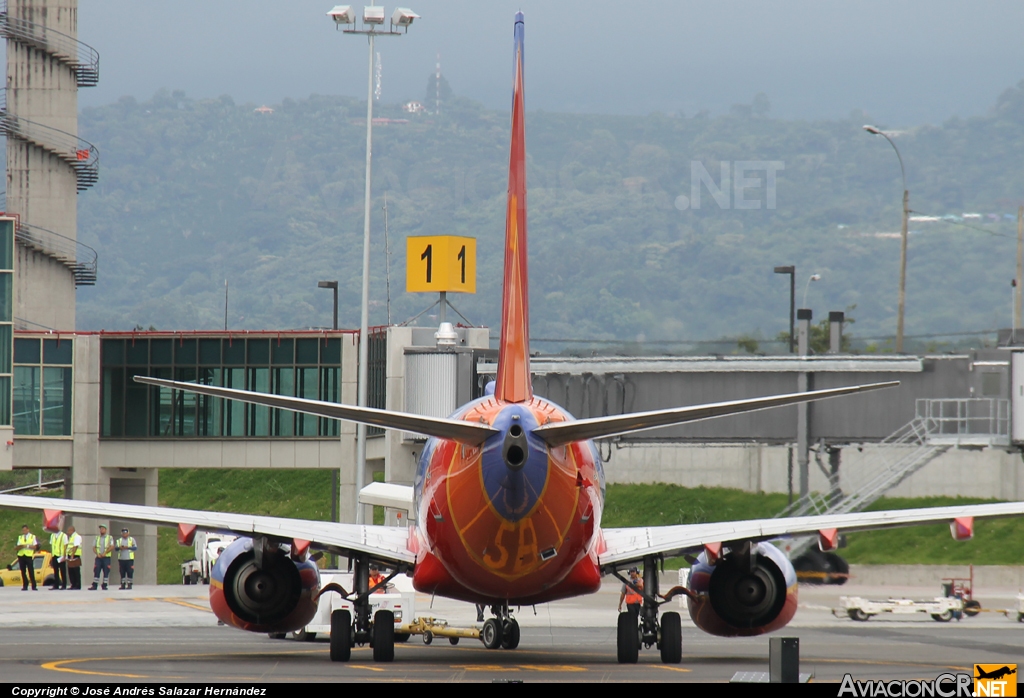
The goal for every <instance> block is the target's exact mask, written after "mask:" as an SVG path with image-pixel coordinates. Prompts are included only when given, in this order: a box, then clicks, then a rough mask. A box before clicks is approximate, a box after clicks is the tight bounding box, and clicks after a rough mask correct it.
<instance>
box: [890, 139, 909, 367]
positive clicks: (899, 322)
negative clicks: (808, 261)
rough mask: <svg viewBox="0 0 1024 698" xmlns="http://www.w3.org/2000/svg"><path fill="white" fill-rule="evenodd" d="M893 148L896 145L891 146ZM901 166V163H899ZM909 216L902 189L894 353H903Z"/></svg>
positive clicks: (906, 201)
mask: <svg viewBox="0 0 1024 698" xmlns="http://www.w3.org/2000/svg"><path fill="white" fill-rule="evenodd" d="M893 147H894V148H895V147H896V146H893ZM900 166H901V167H902V166H903V163H902V162H901V163H900ZM909 217H910V192H909V191H907V190H906V188H904V189H903V228H902V229H901V230H900V302H899V307H898V308H897V309H896V353H897V354H902V353H903V309H904V308H905V307H906V304H907V219H908V218H909Z"/></svg>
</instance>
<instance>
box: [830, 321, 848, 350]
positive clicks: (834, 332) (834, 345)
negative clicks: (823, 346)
mask: <svg viewBox="0 0 1024 698" xmlns="http://www.w3.org/2000/svg"><path fill="white" fill-rule="evenodd" d="M845 320H846V315H845V314H844V313H843V312H842V311H840V310H833V311H831V312H830V313H829V314H828V353H829V354H841V353H843V322H844V321H845Z"/></svg>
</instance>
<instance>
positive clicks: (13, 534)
mask: <svg viewBox="0 0 1024 698" xmlns="http://www.w3.org/2000/svg"><path fill="white" fill-rule="evenodd" d="M330 477H331V474H330V472H329V471H323V470H161V471H160V496H159V501H160V504H161V505H163V506H170V507H179V508H185V509H205V510H211V511H214V510H216V511H229V512H237V513H246V514H263V515H268V516H286V517H291V518H302V519H314V520H324V521H325V520H327V519H329V518H330V511H331V502H330V494H331V483H330ZM52 496H61V494H60V493H53V494H52ZM988 501H994V500H982V499H967V498H952V497H926V498H920V499H902V498H883V499H881V500H879V501H878V502H876V503H875V504H874V505H873V506H872V507H871V509H872V510H880V509H909V508H916V507H929V506H948V505H955V504H980V503H984V502H988ZM785 505H786V495H784V494H754V493H750V492H743V491H741V490H731V489H725V488H719V487H697V488H686V487H678V486H676V485H609V486H608V496H607V502H606V503H605V511H604V517H603V520H602V525H604V526H606V527H609V528H616V527H622V526H659V525H672V524H685V523H703V522H714V521H727V520H733V519H751V518H765V517H770V516H772V515H773V514H775V513H776V512H778V511H780V510H781V509H782V508H783V507H784V506H785ZM382 516H383V511H382V510H381V511H379V512H378V511H374V520H375V521H377V522H378V523H379V522H380V521H381V520H382ZM25 522H27V523H29V524H30V525H31V526H32V527H33V531H34V532H35V533H36V535H37V536H39V537H40V539H41V540H47V539H48V538H47V537H46V536H45V535H43V531H42V526H41V517H40V516H39V515H38V514H33V513H26V512H19V511H7V510H0V561H3V562H2V564H7V562H9V561H10V560H13V559H14V552H15V551H14V547H15V539H16V538H17V535H18V533H19V532H20V528H21V524H22V523H25ZM847 538H848V546H847V547H846V548H843V549H842V550H841V551H840V553H841V554H842V555H843V557H845V558H846V559H847V560H848V561H850V562H852V563H859V564H951V565H956V564H958V565H967V564H976V565H981V564H985V565H1022V564H1024V517H1019V518H1009V519H1000V520H990V521H985V520H979V521H977V522H976V523H975V535H974V539H973V540H971V541H966V542H956V541H954V540H953V539H952V537H951V536H950V535H949V527H948V526H947V525H946V524H935V525H932V526H916V527H912V528H901V529H895V530H891V531H874V532H869V533H855V534H850V535H849V536H848V537H847ZM157 558H158V578H159V580H160V582H161V583H166V584H172V583H173V584H177V583H180V581H181V579H180V568H179V565H180V564H181V563H182V562H184V561H185V560H190V559H191V558H192V548H190V547H188V548H187V547H182V546H179V545H178V543H177V539H176V534H175V531H174V529H168V528H161V529H160V533H159V538H158V551H157ZM678 564H679V563H678V562H676V566H677V565H678ZM666 566H667V567H671V566H673V565H671V564H666Z"/></svg>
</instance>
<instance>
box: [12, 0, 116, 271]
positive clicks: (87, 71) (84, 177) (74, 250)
mask: <svg viewBox="0 0 1024 698" xmlns="http://www.w3.org/2000/svg"><path fill="white" fill-rule="evenodd" d="M0 36H2V37H3V38H5V39H6V40H8V41H13V42H17V43H19V44H21V45H24V46H27V47H29V48H32V49H34V50H36V51H39V52H42V53H44V54H46V55H47V56H48V57H49V58H51V59H52V60H54V61H57V62H58V63H59V64H62V65H64V66H65V67H66V68H67V69H69V70H70V71H71V73H72V74H73V75H74V78H75V84H76V86H77V87H80V88H81V87H92V86H94V85H96V84H97V83H98V82H99V64H100V57H99V53H98V52H97V51H96V50H95V49H94V48H92V47H91V46H89V45H88V44H85V43H83V42H81V41H78V40H77V39H76V38H74V37H72V36H69V35H67V34H63V33H61V32H58V31H56V30H54V29H52V28H49V27H46V26H44V25H41V24H37V23H35V22H30V21H28V20H25V19H22V18H19V17H14V16H11V14H10V13H9V12H8V3H7V0H0ZM0 133H2V134H3V135H4V136H6V137H7V138H8V139H15V140H19V141H22V142H24V143H27V144H29V145H31V146H34V147H35V148H38V149H39V150H41V151H43V152H45V153H48V154H50V155H52V156H55V157H56V158H58V159H59V160H60V161H62V162H63V163H64V164H66V165H67V166H68V167H69V168H70V169H71V170H72V172H73V173H74V176H75V188H76V189H77V191H79V192H82V191H85V190H86V189H89V188H90V187H92V186H93V185H94V184H96V182H97V180H98V179H99V152H98V151H97V149H96V146H95V145H93V144H92V143H90V142H88V141H86V140H85V139H83V138H79V137H78V136H77V135H75V134H72V133H67V132H65V131H61V130H59V129H56V128H53V127H51V126H47V125H45V124H41V123H38V122H36V121H32V120H29V119H26V118H24V117H21V116H19V115H18V114H16V113H14V111H12V110H11V109H9V108H8V100H7V91H6V89H4V90H0ZM2 204H3V205H2V209H3V210H6V209H7V206H6V200H3V201H2ZM15 240H16V241H17V243H18V244H19V245H21V246H23V247H25V248H27V249H31V250H34V251H36V252H39V253H42V254H44V255H47V256H49V257H51V258H52V259H54V260H56V261H58V262H60V263H61V264H63V265H64V266H66V267H67V268H68V269H69V270H70V271H71V273H72V275H73V276H74V280H75V286H76V287H78V286H92V285H94V284H95V283H96V262H97V254H96V250H95V249H93V248H92V247H89V246H88V245H85V244H84V243H81V242H78V241H77V240H75V239H74V238H72V237H69V236H67V235H62V234H60V233H57V232H54V231H52V230H47V229H45V228H42V227H39V226H37V225H33V224H32V223H31V222H28V221H24V220H19V223H18V225H17V227H16V232H15Z"/></svg>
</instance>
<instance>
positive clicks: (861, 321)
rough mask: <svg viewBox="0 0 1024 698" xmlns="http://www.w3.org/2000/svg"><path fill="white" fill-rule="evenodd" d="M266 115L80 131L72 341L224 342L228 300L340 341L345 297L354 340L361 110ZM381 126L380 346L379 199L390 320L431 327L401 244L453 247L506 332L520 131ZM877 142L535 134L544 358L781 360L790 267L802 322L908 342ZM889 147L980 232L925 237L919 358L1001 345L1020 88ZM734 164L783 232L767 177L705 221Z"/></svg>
mask: <svg viewBox="0 0 1024 698" xmlns="http://www.w3.org/2000/svg"><path fill="white" fill-rule="evenodd" d="M666 89H685V87H684V86H681V85H680V86H666ZM527 104H529V103H527ZM256 106H258V105H253V104H245V105H240V104H235V103H234V102H233V101H232V100H231V99H230V98H229V97H222V98H221V99H218V100H192V99H189V98H188V97H187V96H186V95H184V94H182V93H179V92H176V93H173V94H171V93H167V92H160V93H158V94H156V95H155V96H154V97H153V99H151V100H150V101H148V102H145V103H139V102H137V101H135V100H133V99H131V98H124V99H122V100H121V101H119V102H117V103H115V104H111V105H108V106H105V107H102V108H92V109H86V110H85V111H83V113H82V115H81V120H80V126H79V130H80V133H81V135H82V136H83V137H85V138H87V139H88V140H90V141H92V142H93V143H95V144H96V145H97V146H98V148H99V151H100V158H101V159H100V166H101V171H100V181H99V184H98V185H97V186H96V187H95V188H94V189H91V190H89V191H87V192H85V193H83V194H82V195H81V196H80V199H79V237H80V239H81V240H82V241H84V242H86V243H87V244H89V245H92V246H93V247H95V248H97V250H98V251H99V255H100V258H99V260H100V261H99V264H100V266H99V274H100V278H99V282H98V283H97V285H96V286H95V287H94V288H83V289H80V290H79V304H78V317H79V327H80V329H101V328H103V329H131V328H132V327H135V326H137V325H138V326H142V327H147V328H148V327H150V326H154V327H156V328H158V329H217V328H220V327H223V322H224V305H223V303H224V281H225V279H228V280H229V281H230V310H229V318H228V322H229V326H230V327H231V328H235V329H241V328H296V327H308V326H322V325H326V324H328V323H329V322H330V294H329V292H327V291H323V290H318V289H317V287H316V282H317V281H318V280H321V279H335V278H337V279H339V280H340V281H341V318H340V320H341V324H342V325H343V326H348V327H351V326H356V325H357V324H358V318H359V288H360V279H359V274H360V268H361V244H362V242H361V241H362V227H363V220H362V206H363V177H364V172H363V166H364V143H365V141H364V134H365V121H364V120H363V119H364V117H365V104H363V105H361V104H360V103H359V102H357V101H354V100H350V99H347V98H340V97H326V96H317V95H313V96H311V97H310V98H309V99H306V100H302V101H285V102H284V103H283V104H277V105H270V106H272V107H273V109H274V111H273V113H259V112H256V111H254V108H255V107H256ZM377 116H380V117H383V118H388V119H392V120H403V119H407V120H408V122H407V123H394V122H392V123H387V124H382V125H379V126H377V127H375V130H374V173H373V182H374V211H375V217H374V221H373V225H374V247H373V252H372V255H373V256H372V266H373V280H372V285H371V292H372V297H373V299H374V300H373V305H372V307H371V323H372V324H383V323H385V322H386V321H387V306H386V302H385V299H386V288H385V254H384V247H385V240H384V211H383V209H382V206H383V203H384V195H385V194H386V195H387V202H388V207H387V211H388V229H389V238H390V248H391V287H390V295H391V319H392V320H393V321H401V320H404V319H406V318H408V317H409V316H411V315H414V314H415V313H417V312H419V310H421V309H422V308H424V307H426V306H427V305H428V304H429V303H431V302H432V301H433V298H430V297H427V296H423V295H409V294H406V293H405V292H404V286H405V283H404V280H405V265H404V254H405V238H406V236H409V235H428V234H447V233H453V234H459V235H471V236H474V237H476V238H478V241H479V242H478V245H479V248H478V264H479V277H478V292H477V294H476V295H475V296H455V297H454V298H453V299H452V300H453V302H454V303H455V304H456V306H457V307H458V308H459V309H460V310H461V311H462V312H463V313H464V314H466V315H467V316H468V317H469V318H470V319H471V320H473V321H474V322H476V323H478V324H486V325H490V326H492V327H494V326H496V324H497V321H498V317H499V305H500V264H501V244H502V236H503V233H504V196H505V185H506V177H507V174H506V170H507V158H508V114H507V113H501V112H493V111H488V110H485V109H483V108H482V107H480V106H478V105H476V104H474V103H472V102H469V101H467V100H460V99H458V98H453V99H451V100H449V101H448V102H447V103H446V105H445V107H444V109H443V113H442V114H440V115H432V114H415V115H410V114H406V113H404V112H402V111H401V110H400V109H399V107H398V106H397V105H391V106H389V105H383V106H380V107H378V109H377ZM870 122H872V117H871V116H868V115H865V114H861V113H854V114H851V115H850V117H849V118H848V119H847V120H845V121H821V122H804V121H787V120H779V119H774V118H772V117H771V113H770V105H769V104H768V102H767V100H766V99H765V98H763V97H762V96H759V97H758V98H757V99H755V100H754V102H753V104H752V105H749V106H745V105H740V106H737V107H735V108H734V109H733V111H732V113H731V114H730V115H727V116H719V117H710V116H708V115H707V114H697V115H663V114H652V115H650V116H647V117H617V116H585V115H584V116H581V115H575V114H551V113H543V112H529V113H528V117H527V152H528V156H529V170H528V184H529V211H530V218H529V228H530V265H531V267H530V271H531V321H532V334H533V336H534V337H535V338H581V337H582V338H598V339H615V340H623V341H648V342H655V341H658V340H686V339H689V340H697V339H710V338H716V337H723V336H737V335H740V334H751V335H753V336H755V337H760V338H774V337H775V335H776V334H777V333H778V332H779V331H781V330H784V329H786V326H787V323H788V279H787V278H785V277H782V276H778V275H775V274H773V272H772V268H773V266H775V265H781V264H795V265H796V266H797V273H798V278H797V302H798V304H799V303H800V300H801V297H802V295H803V290H804V283H805V281H806V279H807V277H808V276H809V275H810V274H811V273H814V272H816V273H819V274H821V276H822V280H821V281H819V282H816V283H814V284H812V285H811V287H810V291H809V293H808V296H807V298H808V305H809V306H811V307H812V308H813V309H814V311H815V315H816V317H817V318H820V317H823V316H824V315H825V314H826V313H827V311H829V310H843V309H847V308H849V307H850V306H856V309H855V310H854V311H853V312H852V315H854V316H855V317H856V321H857V322H856V325H855V326H854V327H852V328H851V330H852V331H854V332H855V333H856V334H857V335H859V336H864V337H870V336H876V335H885V334H888V333H891V332H893V330H894V327H895V319H894V318H895V306H896V290H897V270H898V262H899V241H898V239H896V238H895V237H893V236H892V235H891V234H892V233H896V232H898V231H899V223H900V194H901V191H900V190H901V184H900V172H899V166H898V162H897V160H896V156H895V154H894V153H893V152H892V149H891V148H890V146H889V144H888V143H886V142H885V140H884V139H882V138H881V137H878V136H871V135H869V134H867V133H865V132H864V131H863V130H862V128H861V127H862V125H863V124H865V123H870ZM879 125H880V126H882V127H887V126H890V125H889V124H885V123H884V122H881V123H879ZM895 140H896V142H897V144H898V146H899V148H900V150H901V152H902V154H903V157H904V160H905V163H906V167H907V178H908V186H909V189H910V195H911V208H912V209H913V210H914V211H915V215H922V214H928V215H940V216H941V215H945V214H952V215H955V216H957V217H959V218H963V214H964V213H968V212H977V213H981V214H982V217H981V218H980V219H975V218H973V217H968V218H967V219H966V220H959V221H949V222H923V223H913V224H912V225H911V229H912V231H913V234H912V236H911V241H910V257H909V265H908V268H909V273H908V300H907V333H908V334H910V335H914V334H924V333H952V332H961V331H968V330H980V329H988V328H993V327H996V326H1008V325H1009V322H1010V317H1009V314H1010V279H1011V278H1012V276H1013V274H1014V270H1015V260H1014V258H1015V250H1016V211H1017V206H1018V204H1019V203H1021V202H1022V201H1024V173H1022V171H1021V166H1020V163H1021V162H1022V161H1024V157H1022V156H1024V82H1022V83H1021V85H1019V86H1018V87H1016V88H1013V89H1011V90H1008V91H1007V92H1006V93H1005V94H1004V95H1003V96H1002V97H1001V98H1000V100H999V101H998V103H997V104H996V105H994V106H993V108H992V109H991V110H990V112H989V113H988V115H986V116H984V117H979V118H972V119H969V120H953V121H950V122H948V123H945V124H943V125H941V126H921V127H918V128H911V129H907V130H904V131H901V132H900V133H899V134H898V135H897V136H896V137H895ZM722 161H726V163H727V166H726V172H727V173H731V174H732V175H733V177H734V179H735V177H736V176H739V175H737V169H738V166H736V165H735V163H737V162H741V161H747V162H749V161H767V162H772V163H776V164H775V165H773V167H775V168H776V169H777V173H776V177H777V190H776V192H775V204H776V205H775V208H774V209H769V208H768V204H769V203H770V198H771V197H770V192H769V191H768V190H767V187H766V179H767V178H766V171H765V169H764V165H761V166H760V168H761V169H760V171H757V170H756V169H755V170H753V171H750V172H748V173H747V174H746V176H747V177H748V178H754V181H752V182H746V183H742V182H741V183H740V184H741V185H742V184H745V185H746V188H745V189H744V190H743V191H742V192H741V194H742V196H743V198H744V199H745V200H747V201H749V202H751V203H748V204H747V205H748V206H753V205H755V204H757V205H759V208H742V209H741V208H737V201H738V197H737V196H736V192H735V191H732V192H730V191H729V188H725V192H723V194H722V195H720V196H719V201H718V202H717V203H716V200H715V198H713V196H712V194H713V192H710V191H709V189H708V188H707V186H706V185H702V186H701V188H700V190H701V203H700V208H699V209H696V208H695V203H696V202H691V201H690V199H691V198H692V193H693V191H692V189H691V184H692V183H691V174H692V173H693V172H694V171H695V170H694V165H693V163H694V162H696V163H697V164H698V166H699V167H700V168H703V170H705V171H706V172H707V173H708V174H709V177H710V180H711V181H712V183H713V184H717V185H721V184H722V180H721V177H722V174H721V172H722V170H721V169H720V163H721V162H722ZM698 171H700V170H698ZM734 184H735V182H734ZM723 202H724V206H723ZM726 206H727V208H726ZM988 214H995V216H994V217H991V216H989V215H988ZM1011 217H1012V220H1011ZM996 218H998V220H996ZM887 234H889V235H887ZM557 348H560V347H559V345H558V344H550V343H544V344H541V343H538V345H537V346H536V347H535V349H546V350H554V349H557ZM673 349H674V350H685V349H686V347H678V346H677V347H673ZM760 350H762V351H764V350H768V351H771V350H772V347H771V346H766V345H763V344H762V345H761V347H760Z"/></svg>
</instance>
